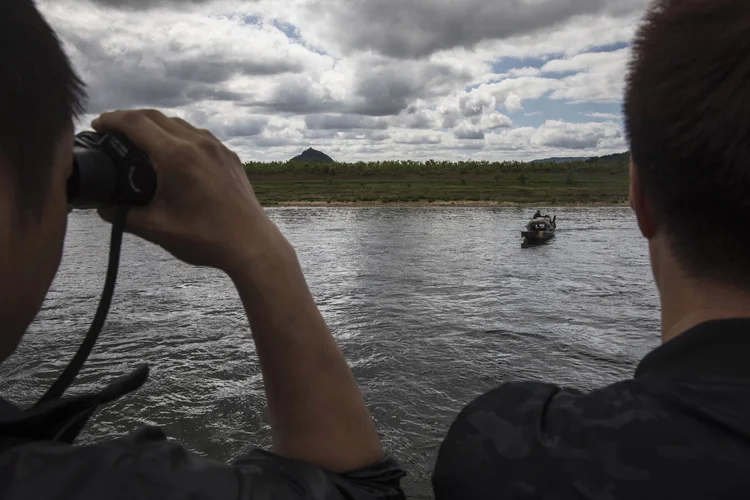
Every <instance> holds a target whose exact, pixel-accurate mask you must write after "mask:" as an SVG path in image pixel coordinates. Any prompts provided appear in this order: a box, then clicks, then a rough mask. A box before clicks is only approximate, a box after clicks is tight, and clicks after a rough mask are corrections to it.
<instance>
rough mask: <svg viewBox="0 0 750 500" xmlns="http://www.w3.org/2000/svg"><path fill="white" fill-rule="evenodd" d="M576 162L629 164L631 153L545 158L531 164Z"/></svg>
mask: <svg viewBox="0 0 750 500" xmlns="http://www.w3.org/2000/svg"><path fill="white" fill-rule="evenodd" d="M576 161H584V162H586V163H597V162H607V163H627V162H629V161H630V153H629V152H627V151H626V152H624V153H615V154H612V155H605V156H562V157H555V158H544V159H541V160H533V161H531V162H530V163H573V162H576Z"/></svg>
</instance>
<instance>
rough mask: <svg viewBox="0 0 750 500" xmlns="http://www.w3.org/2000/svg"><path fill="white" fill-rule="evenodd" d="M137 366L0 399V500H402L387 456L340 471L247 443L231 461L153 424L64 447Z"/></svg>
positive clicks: (137, 380)
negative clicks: (36, 398)
mask: <svg viewBox="0 0 750 500" xmlns="http://www.w3.org/2000/svg"><path fill="white" fill-rule="evenodd" d="M147 375H148V371H147V369H140V370H137V371H136V372H134V373H133V374H132V375H130V376H127V377H123V378H122V379H120V380H118V381H116V382H114V383H113V384H111V385H110V386H108V387H107V388H106V389H105V390H103V391H101V392H99V393H96V394H88V395H83V396H77V397H67V398H64V399H62V400H56V401H51V402H49V403H45V404H44V405H42V406H40V407H37V408H34V409H30V410H26V411H23V410H21V409H20V408H17V407H15V406H14V405H12V404H10V403H9V402H7V401H5V400H2V399H0V498H1V499H2V500H47V499H65V500H119V499H122V500H125V499H127V500H188V499H190V500H198V499H201V500H255V499H263V500H267V499H279V500H286V499H311V500H312V499H315V500H359V499H362V500H386V499H394V500H396V499H398V500H400V499H403V498H404V494H403V491H402V490H401V486H400V480H401V478H402V477H403V476H404V473H403V471H402V470H401V468H400V467H399V465H398V464H397V463H396V462H395V461H394V460H393V459H391V458H387V459H386V460H384V461H383V462H381V463H378V464H373V465H372V466H371V467H368V468H365V469H362V470H359V471H353V472H351V473H349V474H334V473H332V472H329V471H325V470H322V469H320V468H318V467H315V466H313V465H311V464H308V463H305V462H300V461H295V460H289V459H285V458H283V457H280V456H277V455H274V454H272V453H269V452H265V451H262V450H254V451H252V452H251V453H249V454H248V455H246V456H245V457H243V458H241V459H240V460H237V461H236V462H234V463H232V464H224V463H220V462H216V461H213V460H209V459H206V458H203V457H199V456H197V455H195V454H193V453H190V452H189V451H187V450H186V449H184V448H182V447H181V446H180V445H179V444H177V443H175V442H173V441H169V440H167V438H166V436H165V435H164V433H163V432H162V431H161V430H159V429H158V428H153V427H148V428H144V429H141V430H139V431H137V432H134V433H133V434H131V435H129V436H125V437H122V438H118V439H113V440H110V441H107V442H103V443H97V444H93V445H87V446H73V445H72V442H73V440H74V439H75V438H76V436H77V434H78V433H79V431H80V430H81V428H82V427H83V426H84V425H85V423H86V421H87V420H88V418H89V416H90V415H91V414H92V413H93V412H94V411H95V410H96V408H97V407H99V406H100V405H103V404H106V403H108V402H111V401H113V400H115V399H117V398H119V397H120V396H122V395H123V394H125V393H127V392H130V391H132V390H134V389H136V388H138V387H140V386H141V385H142V384H143V383H144V382H145V380H146V377H147Z"/></svg>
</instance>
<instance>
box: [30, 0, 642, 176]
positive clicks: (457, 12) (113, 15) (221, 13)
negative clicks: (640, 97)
mask: <svg viewBox="0 0 750 500" xmlns="http://www.w3.org/2000/svg"><path fill="white" fill-rule="evenodd" d="M37 4H38V6H39V8H40V11H41V12H42V14H43V15H44V16H45V18H46V19H47V21H48V22H49V23H50V24H51V25H52V27H53V28H54V29H55V31H56V32H57V33H58V35H59V37H60V39H61V41H62V42H63V45H64V48H65V50H66V52H67V53H68V55H69V57H70V58H71V61H72V62H73V64H74V66H75V67H76V69H77V71H78V73H79V74H80V75H81V77H82V78H83V79H84V81H85V82H86V84H87V86H88V92H89V101H88V105H87V110H86V114H85V115H84V116H82V117H81V119H80V120H79V123H78V124H77V130H84V129H87V128H88V127H89V123H90V121H91V119H92V118H94V117H95V116H97V115H98V114H100V113H102V112H104V111H108V110H113V109H133V108H156V109H159V110H161V111H163V112H164V113H166V114H168V115H170V116H179V117H182V118H184V119H186V120H188V121H190V122H191V123H193V124H194V125H196V126H198V127H201V128H206V129H209V130H211V131H212V132H213V133H214V134H215V135H216V136H217V137H218V138H219V139H220V140H222V141H223V142H224V144H226V145H227V146H228V147H229V148H231V149H232V150H234V151H235V152H237V153H238V154H239V156H240V157H241V158H242V159H243V160H244V161H278V160H288V159H290V158H291V157H293V156H295V155H297V154H299V153H301V152H302V151H303V150H305V149H307V148H309V147H313V148H315V149H318V150H321V151H323V152H325V153H327V154H328V155H330V156H331V157H333V159H334V160H336V161H345V162H353V161H376V160H426V159H434V160H449V161H458V160H489V161H506V160H520V161H528V160H533V159H537V158H546V157H550V156H594V155H601V154H610V153H615V152H622V151H626V150H627V143H626V138H625V134H624V127H623V119H622V93H623V86H624V81H625V76H626V70H627V65H628V61H629V57H630V40H631V39H632V38H633V35H634V33H635V29H636V28H637V26H638V22H639V21H640V19H641V17H642V16H643V14H644V13H645V10H646V7H647V5H648V0H245V1H234V0H192V1H191V0H37Z"/></svg>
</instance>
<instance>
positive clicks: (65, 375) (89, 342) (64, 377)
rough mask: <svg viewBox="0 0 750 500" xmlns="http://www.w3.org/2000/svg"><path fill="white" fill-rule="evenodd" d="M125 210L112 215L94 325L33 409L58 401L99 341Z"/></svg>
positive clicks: (108, 299) (109, 297)
mask: <svg viewBox="0 0 750 500" xmlns="http://www.w3.org/2000/svg"><path fill="white" fill-rule="evenodd" d="M127 215H128V208H127V207H118V208H117V212H116V214H115V219H114V221H113V223H112V236H111V241H110V249H109V264H108V266H107V278H106V280H105V282H104V290H103V291H102V297H101V300H100V301H99V307H98V308H97V310H96V315H95V316H94V321H93V322H92V323H91V327H90V328H89V331H88V333H87V334H86V338H84V339H83V343H82V344H81V347H79V348H78V352H76V354H75V356H74V357H73V359H72V360H71V362H70V363H69V364H68V366H67V367H66V368H65V370H64V371H63V372H62V374H60V376H59V377H58V378H57V380H55V382H54V383H53V384H52V386H51V387H50V388H49V389H48V390H47V392H46V393H45V394H44V396H42V397H41V398H40V399H39V401H37V402H36V404H35V405H34V406H33V408H36V407H38V406H39V405H41V404H43V403H46V402H48V401H50V400H53V399H59V398H60V397H62V395H63V394H64V393H65V391H66V390H67V389H68V387H70V385H71V384H72V383H73V381H74V380H75V378H76V376H77V375H78V372H80V371H81V367H82V366H83V364H84V363H85V362H86V359H87V358H88V357H89V354H91V350H92V349H93V348H94V344H95V343H96V339H97V338H98V337H99V333H100V332H101V331H102V327H103V326H104V321H105V320H106V319H107V313H108V312H109V306H110V304H111V303H112V295H113V294H114V290H115V282H116V281H117V270H118V267H119V264H120V249H121V247H122V234H123V231H124V230H125V221H126V220H127Z"/></svg>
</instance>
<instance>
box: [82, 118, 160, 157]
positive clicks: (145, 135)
mask: <svg viewBox="0 0 750 500" xmlns="http://www.w3.org/2000/svg"><path fill="white" fill-rule="evenodd" d="M91 126H92V127H93V128H94V130H96V131H97V132H121V133H123V134H125V135H126V136H127V137H128V139H130V140H131V141H133V143H134V144H135V145H136V146H138V148H140V149H141V150H142V151H143V152H144V153H146V154H147V155H149V156H152V155H153V154H154V153H157V152H159V151H162V150H164V149H165V148H166V147H167V146H168V145H169V144H170V143H171V142H173V141H174V138H173V137H172V136H171V135H170V133H169V132H168V131H167V130H165V129H164V128H163V127H161V126H159V125H157V124H156V123H155V122H154V121H153V120H152V119H151V118H150V117H149V116H148V114H147V113H145V112H144V110H136V111H111V112H108V113H103V114H102V115H101V116H99V118H96V119H95V120H94V121H93V122H91Z"/></svg>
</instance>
